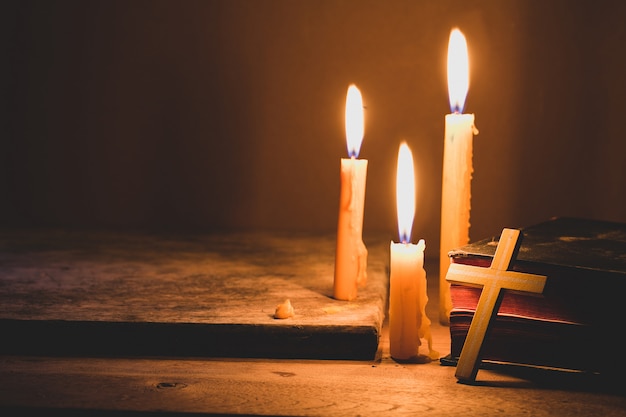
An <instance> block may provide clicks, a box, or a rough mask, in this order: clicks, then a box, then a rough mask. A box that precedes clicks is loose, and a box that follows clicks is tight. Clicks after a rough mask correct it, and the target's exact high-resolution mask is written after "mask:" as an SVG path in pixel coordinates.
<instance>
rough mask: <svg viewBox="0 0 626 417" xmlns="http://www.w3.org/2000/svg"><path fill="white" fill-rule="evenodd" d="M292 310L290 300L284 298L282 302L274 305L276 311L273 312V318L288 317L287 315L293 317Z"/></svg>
mask: <svg viewBox="0 0 626 417" xmlns="http://www.w3.org/2000/svg"><path fill="white" fill-rule="evenodd" d="M293 314H294V311H293V306H292V305H291V301H290V300H289V299H286V300H285V301H284V302H283V303H282V304H278V305H277V306H276V311H275V312H274V318H275V319H288V318H289V317H293Z"/></svg>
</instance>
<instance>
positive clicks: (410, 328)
mask: <svg viewBox="0 0 626 417" xmlns="http://www.w3.org/2000/svg"><path fill="white" fill-rule="evenodd" d="M396 207H397V211H398V231H399V235H400V243H394V242H393V241H392V242H391V244H390V248H389V252H390V277H389V351H390V354H391V357H392V358H394V359H398V360H412V359H416V358H418V357H419V347H420V345H421V340H420V339H421V338H426V339H427V341H428V347H429V356H430V357H431V358H433V359H436V358H437V356H438V353H437V352H434V351H433V350H432V337H431V334H430V320H429V319H428V317H427V316H426V303H427V302H428V296H427V292H426V271H425V270H424V248H425V247H426V243H425V242H424V239H420V240H419V242H418V243H417V245H414V244H412V243H411V229H412V227H413V219H414V216H415V174H414V170H413V155H412V154H411V150H410V149H409V147H408V145H407V144H406V143H404V142H403V143H402V144H401V145H400V149H399V151H398V170H397V176H396Z"/></svg>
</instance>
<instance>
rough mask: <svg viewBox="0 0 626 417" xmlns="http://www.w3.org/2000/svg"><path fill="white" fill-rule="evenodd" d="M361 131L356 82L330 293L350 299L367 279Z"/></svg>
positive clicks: (350, 96) (351, 94)
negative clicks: (360, 153) (332, 282)
mask: <svg viewBox="0 0 626 417" xmlns="http://www.w3.org/2000/svg"><path fill="white" fill-rule="evenodd" d="M363 134H364V116H363V100H362V98H361V92H360V91H359V89H358V88H357V87H356V86H355V85H350V87H349V88H348V94H347V97H346V142H347V145H348V156H349V158H342V159H341V194H340V197H339V221H338V224H337V249H336V253H335V280H334V286H333V296H334V297H335V298H336V299H338V300H353V299H355V298H356V296H357V288H358V286H359V285H364V284H365V282H366V280H367V248H366V247H365V244H364V243H363V210H364V205H365V182H366V178H367V159H357V157H358V156H359V151H360V149H361V143H362V141H363Z"/></svg>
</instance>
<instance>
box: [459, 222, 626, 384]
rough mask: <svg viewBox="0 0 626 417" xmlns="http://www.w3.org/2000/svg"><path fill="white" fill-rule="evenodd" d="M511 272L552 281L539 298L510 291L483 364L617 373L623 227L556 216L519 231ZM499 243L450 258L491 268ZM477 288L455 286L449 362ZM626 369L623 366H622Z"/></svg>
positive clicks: (487, 242) (625, 247) (625, 251)
mask: <svg viewBox="0 0 626 417" xmlns="http://www.w3.org/2000/svg"><path fill="white" fill-rule="evenodd" d="M521 232H522V233H521V242H520V243H519V245H518V250H517V252H516V254H515V255H514V257H513V259H512V261H511V264H510V265H509V270H514V271H519V272H527V273H533V274H540V275H545V276H547V282H546V286H545V288H544V292H543V293H542V294H541V295H531V294H521V293H515V292H512V291H505V292H504V294H503V296H502V303H501V305H500V308H499V310H498V315H497V317H496V319H495V321H494V322H493V323H492V326H491V327H490V330H489V332H488V334H487V336H486V339H485V342H484V344H483V350H482V351H481V356H482V358H483V359H486V360H494V361H502V362H510V363H519V364H527V365H537V366H548V367H556V368H564V369H575V370H583V371H593V372H606V371H609V370H614V369H615V366H614V365H615V364H614V363H613V362H614V361H615V358H616V355H615V354H616V353H618V354H619V353H621V350H622V346H623V342H621V339H622V337H621V335H620V334H621V331H622V327H623V325H622V323H623V321H622V319H621V315H622V314H623V309H622V308H621V306H622V303H623V299H624V291H625V290H626V224H624V223H616V222H608V221H599V220H592V219H579V218H565V217H563V218H554V219H550V220H548V221H546V222H543V223H540V224H536V225H533V226H530V227H525V228H521ZM497 244H498V237H493V238H487V239H483V240H480V241H477V242H474V243H471V244H468V245H466V246H464V247H461V248H458V249H456V250H453V251H451V252H450V253H449V256H450V259H451V262H454V263H463V264H469V265H476V266H482V267H489V265H490V264H491V260H492V258H493V255H494V254H495V250H496V246H497ZM480 291H481V289H480V288H475V287H469V286H465V285H458V284H454V285H452V286H451V297H452V304H453V309H452V311H451V314H450V335H451V357H452V358H458V356H459V355H460V352H461V349H462V347H463V343H464V342H465V337H466V335H467V331H468V329H469V325H470V323H471V320H472V317H473V313H474V311H475V308H476V304H477V302H478V298H479V297H480ZM622 368H623V366H622Z"/></svg>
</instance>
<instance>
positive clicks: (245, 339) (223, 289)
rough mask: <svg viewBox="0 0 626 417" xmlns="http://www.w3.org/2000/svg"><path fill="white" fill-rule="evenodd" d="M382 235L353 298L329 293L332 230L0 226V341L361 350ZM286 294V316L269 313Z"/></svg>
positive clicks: (378, 294)
mask: <svg viewBox="0 0 626 417" xmlns="http://www.w3.org/2000/svg"><path fill="white" fill-rule="evenodd" d="M384 243H386V242H383V241H381V242H380V243H379V242H376V241H373V242H372V243H371V244H370V245H369V246H368V249H369V250H370V258H369V265H368V277H369V281H368V283H367V285H366V286H365V287H364V288H362V289H361V290H360V292H359V296H358V298H357V299H356V300H354V301H351V302H346V301H338V300H335V299H334V298H332V288H333V268H334V250H335V241H334V237H333V236H313V237H311V236H297V235H285V234H284V235H279V234H263V233H257V234H228V235H226V234H221V235H217V234H213V235H200V234H198V235H184V236H183V235H172V234H170V235H163V234H159V235H156V234H142V233H123V234H122V233H112V232H75V231H74V232H69V231H62V230H56V231H49V230H48V231H31V232H28V233H25V232H24V231H12V232H3V233H2V234H0V276H1V277H2V279H1V280H0V331H2V332H3V334H5V335H9V336H10V337H9V338H8V340H9V341H10V342H9V343H3V344H2V347H0V351H2V352H4V353H13V354H15V353H27V354H34V353H37V354H54V355H93V354H98V355H124V354H126V355H178V356H181V355H183V356H242V357H248V356H250V357H257V356H261V357H304V358H309V357H314V358H340V359H365V358H372V357H373V356H374V355H375V353H376V350H377V348H378V341H379V337H380V329H381V326H382V322H383V319H384V315H385V312H384V308H385V301H386V298H387V282H388V277H387V271H386V268H387V267H386V263H387V257H388V254H387V252H386V247H385V244H384ZM285 299H290V300H291V303H292V305H293V306H294V308H295V316H294V317H292V318H289V319H285V320H277V319H275V318H274V311H275V308H276V306H277V304H279V303H282V302H283V301H284V300H285Z"/></svg>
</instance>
